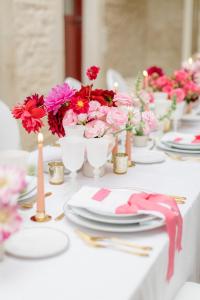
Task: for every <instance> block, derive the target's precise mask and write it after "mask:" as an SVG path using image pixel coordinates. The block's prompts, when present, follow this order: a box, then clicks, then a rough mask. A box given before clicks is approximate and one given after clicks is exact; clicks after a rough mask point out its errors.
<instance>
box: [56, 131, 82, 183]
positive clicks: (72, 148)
mask: <svg viewBox="0 0 200 300" xmlns="http://www.w3.org/2000/svg"><path fill="white" fill-rule="evenodd" d="M60 145H61V151H62V160H63V163H64V166H65V167H66V169H68V170H70V171H71V174H70V177H71V179H72V189H75V186H76V175H77V171H78V170H79V169H80V168H81V167H82V165H83V163H84V154H85V140H84V138H82V137H78V136H69V137H64V138H61V139H60Z"/></svg>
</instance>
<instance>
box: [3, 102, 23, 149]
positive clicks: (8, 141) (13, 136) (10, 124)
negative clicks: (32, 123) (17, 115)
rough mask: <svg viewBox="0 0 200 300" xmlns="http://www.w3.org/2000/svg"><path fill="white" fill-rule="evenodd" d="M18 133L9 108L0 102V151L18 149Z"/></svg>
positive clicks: (19, 142)
mask: <svg viewBox="0 0 200 300" xmlns="http://www.w3.org/2000/svg"><path fill="white" fill-rule="evenodd" d="M20 146H21V140H20V132H19V127H18V124H17V120H15V119H14V118H13V116H12V114H11V111H10V109H9V107H8V106H7V105H6V104H5V103H4V102H2V101H0V150H9V149H20Z"/></svg>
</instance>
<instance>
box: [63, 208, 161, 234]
mask: <svg viewBox="0 0 200 300" xmlns="http://www.w3.org/2000/svg"><path fill="white" fill-rule="evenodd" d="M65 215H66V217H67V218H68V219H69V220H70V221H71V222H73V223H75V224H76V225H79V226H83V227H86V228H89V229H93V230H100V231H107V232H121V233H127V232H140V231H147V230H152V229H155V228H159V227H162V226H164V225H165V221H164V220H163V219H159V218H156V219H153V220H151V221H147V222H143V223H137V224H121V225H120V224H119V225H116V224H106V223H100V222H96V221H91V220H88V219H85V218H83V217H80V216H78V215H76V214H74V213H73V212H72V211H71V210H67V209H66V210H65Z"/></svg>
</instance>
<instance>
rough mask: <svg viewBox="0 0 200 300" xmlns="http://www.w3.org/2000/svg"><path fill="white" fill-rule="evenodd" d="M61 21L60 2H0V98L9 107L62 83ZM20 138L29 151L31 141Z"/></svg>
mask: <svg viewBox="0 0 200 300" xmlns="http://www.w3.org/2000/svg"><path fill="white" fill-rule="evenodd" d="M8 12H9V13H8ZM63 20H64V17H63V1H62V0H56V1H55V0H1V1H0V25H1V30H0V59H1V63H0V98H1V99H2V100H3V101H5V102H6V103H8V104H9V106H12V105H13V104H14V103H16V102H19V101H22V100H23V99H24V97H25V96H27V95H30V94H32V93H35V92H38V93H43V94H46V93H47V91H48V90H49V89H50V88H51V87H52V86H53V85H55V84H57V83H59V82H63V80H64V45H63V30H64V26H63ZM22 135H23V146H24V147H25V148H28V149H30V148H32V147H33V145H34V144H35V137H33V136H29V137H28V136H27V135H26V136H25V134H24V131H23V130H22ZM48 136H49V134H47V131H46V138H48Z"/></svg>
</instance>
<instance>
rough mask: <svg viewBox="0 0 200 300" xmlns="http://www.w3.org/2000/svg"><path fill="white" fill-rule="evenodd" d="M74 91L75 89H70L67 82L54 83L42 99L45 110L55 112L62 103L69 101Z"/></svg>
mask: <svg viewBox="0 0 200 300" xmlns="http://www.w3.org/2000/svg"><path fill="white" fill-rule="evenodd" d="M75 92H76V91H75V90H73V89H71V88H70V86H69V85H68V84H67V83H64V84H63V85H56V86H55V87H54V88H52V89H51V91H50V92H49V94H48V96H47V97H46V98H45V99H44V104H45V106H46V109H47V111H48V112H50V111H53V113H54V114H56V113H57V111H58V110H59V108H60V107H61V106H62V105H63V104H64V103H66V102H69V101H70V99H71V98H72V96H73V95H74V94H75Z"/></svg>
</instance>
